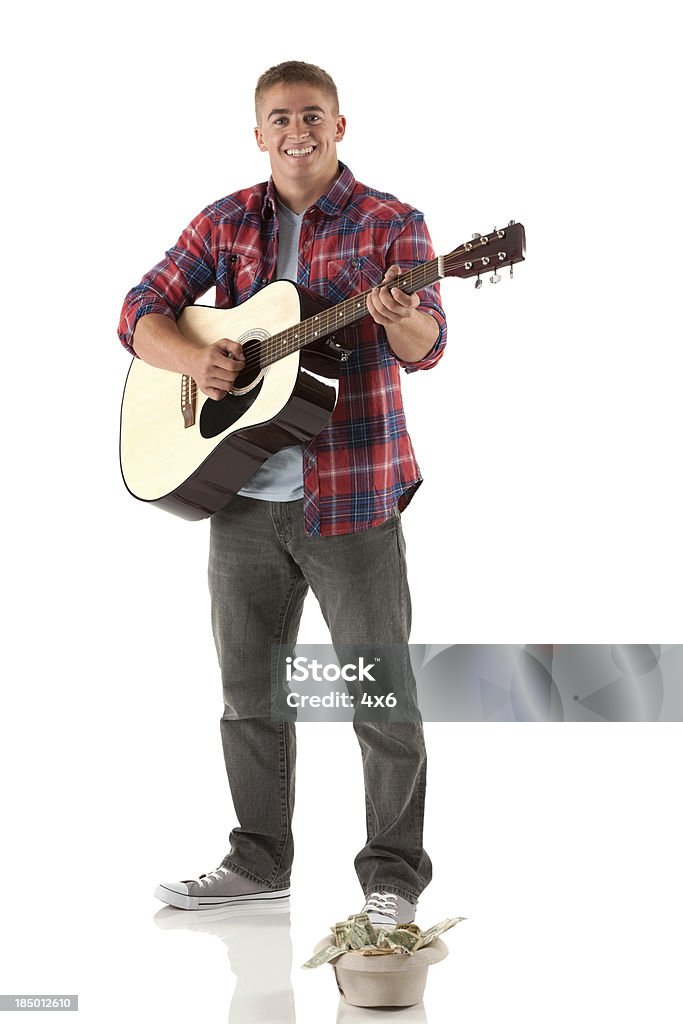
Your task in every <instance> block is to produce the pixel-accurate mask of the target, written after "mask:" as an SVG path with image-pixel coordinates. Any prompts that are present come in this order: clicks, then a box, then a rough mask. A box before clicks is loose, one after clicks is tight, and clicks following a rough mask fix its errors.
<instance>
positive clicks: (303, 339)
mask: <svg viewBox="0 0 683 1024" xmlns="http://www.w3.org/2000/svg"><path fill="white" fill-rule="evenodd" d="M470 252H471V251H468V252H467V255H468V256H469V255H470ZM456 254H458V250H454V251H453V252H452V253H449V255H448V256H445V257H444V265H445V266H446V267H447V268H448V271H453V270H459V269H461V268H464V267H465V266H466V264H467V263H468V262H470V261H469V259H467V260H465V261H464V262H462V263H453V262H452V257H453V256H455V255H456ZM434 264H437V265H438V259H434V260H428V261H427V262H426V263H423V264H420V266H418V267H414V268H413V270H412V271H408V274H410V275H413V278H416V277H419V276H420V273H425V271H426V269H427V268H428V267H430V265H431V266H433V265H434ZM504 266H507V264H506V263H501V264H497V263H494V264H493V265H492V266H490V267H484V268H483V269H482V271H481V272H482V273H486V272H487V271H488V270H494V269H496V268H499V269H500V268H502V267H504ZM408 274H406V275H403V274H400V275H398V277H395V278H393V279H392V280H391V281H386V282H382V284H381V285H380V287H382V288H391V287H393V286H394V285H395V283H396V282H397V281H398V280H400V278H401V277H403V276H408ZM427 276H428V275H425V281H424V282H422V283H418V282H417V281H416V280H413V281H411V284H412V285H413V286H414V290H415V291H420V290H421V289H422V288H425V287H427V280H426V277H427ZM434 280H439V278H438V277H437V278H436V279H434ZM434 280H433V281H432V282H430V283H434ZM373 290H374V289H372V288H369V289H368V290H367V291H365V292H359V293H358V294H357V295H352V296H349V298H348V299H344V300H343V301H342V302H341V303H339V305H342V306H343V305H345V304H346V303H348V302H351V301H352V300H353V301H354V302H355V303H356V305H358V302H359V300H361V301H362V300H363V299H366V298H367V296H368V295H370V293H371V292H372V291H373ZM334 308H335V307H332V309H334ZM330 312H331V310H323V311H322V312H321V313H319V314H318V316H319V317H321V318H322V322H321V323H320V324H319V327H326V329H325V330H324V331H323V337H327V336H328V335H330V334H332V333H333V332H334V329H335V328H334V326H333V324H331V323H330V322H329V313H330ZM349 312H351V310H349ZM345 313H346V311H344V314H341V320H342V323H341V324H340V328H342V329H343V328H344V327H348V326H350V324H351V323H355V322H357V321H358V320H360V319H363V318H364V317H365V316H366V315H369V314H368V312H367V309H366V310H365V313H363V314H362V315H361V316H358V317H355V318H354V320H352V321H350V322H346V320H345ZM326 321H327V323H326ZM314 323H315V321H314V320H313V318H311V317H309V318H308V319H307V320H303V321H301V323H299V324H296V325H295V326H294V327H290V328H288V329H287V330H285V331H283V332H280V334H279V335H274V336H273V337H271V338H268V339H266V340H265V341H259V340H258V339H254V341H252V342H251V343H249V342H245V344H246V345H249V346H250V348H251V347H252V346H253V351H252V352H249V351H248V352H247V355H246V358H245V366H244V370H241V371H240V372H241V373H244V372H245V370H247V369H262V368H264V367H266V366H269V365H271V364H272V363H273V362H276V361H277V360H278V359H280V358H284V356H285V355H291V354H292V353H293V352H296V351H298V350H299V349H300V348H303V347H304V346H305V345H307V344H310V342H312V341H314V340H315V338H316V337H317V334H318V333H319V332H315V331H313V324H314ZM335 324H336V321H335ZM297 328H298V331H297V330H296V329H297ZM293 331H296V333H295V334H292V333H291V332H293ZM295 340H296V342H297V344H296V345H294V346H292V347H291V348H289V346H290V345H291V344H292V342H293V341H295Z"/></svg>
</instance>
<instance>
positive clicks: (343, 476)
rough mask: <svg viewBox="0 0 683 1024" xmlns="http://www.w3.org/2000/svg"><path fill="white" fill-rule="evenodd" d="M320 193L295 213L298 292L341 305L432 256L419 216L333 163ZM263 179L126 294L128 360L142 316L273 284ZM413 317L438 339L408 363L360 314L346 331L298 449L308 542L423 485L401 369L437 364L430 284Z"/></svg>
mask: <svg viewBox="0 0 683 1024" xmlns="http://www.w3.org/2000/svg"><path fill="white" fill-rule="evenodd" d="M339 166H340V174H339V177H338V178H337V179H336V180H335V181H334V183H333V184H332V186H331V188H330V190H329V191H328V192H327V193H326V194H325V195H324V196H321V197H320V199H318V201H317V202H316V203H314V205H313V206H311V207H310V209H308V210H307V211H306V213H305V215H304V218H303V222H302V225H301V237H300V241H299V263H298V283H299V284H301V285H303V286H304V287H306V288H309V289H311V291H314V292H317V293H319V294H321V295H324V296H325V297H326V298H328V299H329V300H330V301H331V302H332V303H336V302H341V301H342V300H343V299H346V298H349V297H350V296H351V295H355V294H357V293H359V292H362V291H366V290H367V289H368V288H372V287H374V286H375V285H377V284H379V282H380V281H381V280H382V278H383V277H384V274H385V272H386V270H387V268H388V267H389V266H391V265H392V264H397V265H398V266H400V267H401V269H403V270H410V269H412V267H414V266H416V265H417V264H419V263H424V262H425V261H426V260H431V259H433V258H434V251H433V248H432V243H431V240H430V237H429V233H428V231H427V227H426V225H425V223H424V218H423V216H422V214H421V213H420V212H419V211H418V210H415V209H413V207H411V206H407V205H406V204H405V203H400V202H399V201H398V200H397V199H395V198H394V196H391V195H388V194H387V193H384V192H377V191H375V190H374V189H370V188H367V187H366V186H365V185H361V184H360V182H357V181H356V180H355V178H354V176H353V175H352V174H351V171H350V170H349V169H348V167H346V166H345V165H344V164H342V163H340V165H339ZM275 199H276V195H275V189H274V186H273V181H272V179H271V180H270V181H268V182H262V183H261V184H259V185H255V186H254V187H253V188H248V189H243V190H242V191H240V192H235V193H234V194H233V195H230V196H226V197H225V198H224V199H219V200H218V201H217V202H215V203H212V204H211V206H208V207H207V208H206V209H205V210H203V211H202V212H201V213H200V214H199V215H198V216H197V217H195V218H194V220H193V221H192V223H191V224H190V225H189V226H188V227H187V228H186V229H185V231H183V233H182V235H181V236H180V238H179V239H178V241H177V242H176V244H175V245H174V246H173V247H172V248H171V249H169V250H168V252H167V253H166V256H165V258H164V259H163V260H162V261H161V262H160V263H158V264H157V265H156V266H155V267H153V268H152V270H150V271H149V273H147V274H145V276H144V277H143V279H142V281H141V282H140V284H138V285H136V286H135V287H134V288H132V289H131V291H130V292H129V293H128V295H127V296H126V299H125V301H124V305H123V311H122V314H121V322H120V325H119V337H120V339H121V341H122V343H123V345H124V346H125V347H126V348H127V349H128V351H129V352H130V353H131V354H132V355H135V352H134V351H133V348H132V338H133V332H134V330H135V325H136V323H137V321H138V319H139V318H140V317H141V316H144V315H145V314H147V313H162V314H163V315H164V316H169V317H173V318H177V317H178V316H179V315H180V313H181V312H182V310H183V309H184V308H185V306H188V305H190V304H191V303H193V302H195V301H196V300H197V299H199V298H200V296H202V295H203V294H204V293H205V292H206V291H208V290H209V288H211V287H212V286H214V285H215V287H216V306H217V307H219V308H221V309H226V308H229V307H231V306H235V305H237V304H239V303H241V302H244V301H245V300H246V299H248V298H249V297H250V296H251V295H253V294H254V293H255V292H257V291H259V290H260V289H261V288H263V287H264V286H265V285H267V284H268V283H269V281H271V280H273V278H274V275H275V268H276V264H277V240H278V221H277V209H276V202H275ZM420 300H421V301H420V305H419V307H418V308H419V309H421V310H423V311H424V312H425V313H429V314H430V315H431V316H433V317H434V318H435V319H436V321H437V323H438V324H439V337H438V338H437V340H436V342H435V344H434V346H433V348H432V349H431V351H430V352H429V353H428V354H427V355H426V356H425V357H424V359H420V360H419V361H418V362H414V363H406V362H404V361H402V360H400V359H398V357H397V356H396V355H395V354H394V353H393V352H392V350H391V349H390V347H389V345H388V343H387V337H386V333H385V331H384V328H383V327H381V326H380V325H378V324H376V323H375V321H374V320H373V319H372V318H371V317H370V316H367V317H365V318H364V319H363V320H362V321H360V322H359V323H358V324H356V325H355V326H354V327H352V328H349V329H348V330H349V331H353V332H356V336H357V338H358V342H357V344H356V346H355V349H354V351H353V353H352V354H351V355H350V357H349V359H348V362H346V363H345V364H343V366H342V374H341V379H340V388H339V398H338V401H337V405H336V408H335V410H334V412H333V414H332V416H331V418H330V421H329V423H328V425H327V427H325V429H324V430H323V431H322V432H321V433H320V434H318V435H317V436H316V437H314V438H313V440H312V441H310V442H309V444H307V445H306V446H305V447H304V450H303V474H304V521H305V529H306V533H307V535H308V536H310V537H316V536H334V535H337V534H344V533H353V532H356V531H358V530H366V529H368V528H369V527H371V526H376V525H378V524H379V523H381V522H383V521H384V520H385V519H387V518H388V517H389V516H390V515H391V513H392V510H393V508H394V507H395V506H396V505H398V508H399V509H403V508H405V507H406V505H407V504H408V502H409V501H410V500H411V498H412V496H413V494H414V493H415V491H416V490H417V488H418V487H419V485H420V484H421V482H422V477H421V475H420V470H419V467H418V465H417V462H416V460H415V454H414V452H413V446H412V444H411V441H410V437H409V436H408V432H407V430H406V423H405V415H404V411H403V402H402V399H401V383H400V373H399V368H400V366H403V367H404V368H405V369H406V371H408V372H409V373H410V372H412V371H413V370H427V369H429V368H430V367H432V366H434V365H435V364H436V363H437V362H438V361H439V359H440V358H441V356H442V355H443V350H444V346H445V344H446V318H445V316H444V312H443V309H442V308H441V301H440V294H439V286H438V284H435V285H432V286H430V287H428V288H424V289H423V290H422V291H421V292H420Z"/></svg>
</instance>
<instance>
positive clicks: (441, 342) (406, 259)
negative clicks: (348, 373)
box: [385, 210, 447, 373]
mask: <svg viewBox="0 0 683 1024" xmlns="http://www.w3.org/2000/svg"><path fill="white" fill-rule="evenodd" d="M435 255H436V254H435V252H434V247H433V245H432V240H431V238H430V236H429V231H428V230H427V225H426V224H425V221H424V216H423V215H422V214H421V213H420V212H419V210H415V211H413V213H412V214H411V216H410V218H409V219H408V223H407V224H405V226H404V227H403V229H402V230H401V232H400V234H399V235H398V236H397V237H396V238H395V239H394V240H393V242H392V243H391V245H390V246H389V249H388V250H387V254H386V265H387V267H390V266H392V265H394V264H395V265H397V266H399V267H400V268H401V270H412V269H413V267H416V266H418V265H419V264H420V263H426V262H427V261H428V260H433V259H434V258H435ZM418 295H419V299H420V304H419V306H418V307H417V308H418V310H420V311H421V312H422V313H428V314H429V315H430V316H433V317H434V319H435V320H436V322H437V324H438V325H439V334H438V337H437V339H436V341H435V342H434V344H433V346H432V348H431V349H430V350H429V352H428V353H427V354H426V355H425V356H423V358H422V359H417V360H415V361H414V362H407V361H406V360H404V359H399V357H398V356H397V355H396V353H395V352H394V351H393V350H392V349H391V346H389V351H390V352H391V354H392V355H393V357H394V359H395V360H396V362H397V363H398V364H399V365H400V366H402V367H403V368H404V370H405V371H406V373H414V372H415V371H416V370H431V368H432V367H433V366H436V364H437V363H438V362H439V360H440V359H441V357H442V356H443V353H444V348H445V347H446V338H447V331H446V315H445V313H444V311H443V307H442V305H441V289H440V288H439V284H438V282H436V283H435V284H432V285H429V286H428V287H427V288H422V289H420V291H419V293H418ZM385 337H386V335H385ZM388 344H389V343H388V342H387V345H388Z"/></svg>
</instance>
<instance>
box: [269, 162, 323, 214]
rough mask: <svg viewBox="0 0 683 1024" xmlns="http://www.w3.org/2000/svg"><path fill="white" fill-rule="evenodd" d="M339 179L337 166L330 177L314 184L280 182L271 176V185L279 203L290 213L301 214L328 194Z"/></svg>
mask: <svg viewBox="0 0 683 1024" xmlns="http://www.w3.org/2000/svg"><path fill="white" fill-rule="evenodd" d="M338 177H339V165H337V166H336V167H335V169H334V172H333V173H332V174H331V175H328V176H327V177H326V178H325V179H324V180H323V181H315V182H303V181H302V182H300V183H299V182H291V181H287V180H285V181H281V180H279V179H278V178H276V177H275V176H274V175H273V184H274V185H275V191H276V192H277V194H278V197H279V198H280V201H281V202H283V203H284V204H285V206H288V207H289V209H290V210H291V211H292V213H297V214H298V213H303V212H304V210H307V209H308V208H309V206H313V203H316V202H317V201H318V199H320V197H321V196H324V195H325V193H326V192H329V190H330V188H331V187H332V185H333V184H334V182H335V181H336V180H337V178H338Z"/></svg>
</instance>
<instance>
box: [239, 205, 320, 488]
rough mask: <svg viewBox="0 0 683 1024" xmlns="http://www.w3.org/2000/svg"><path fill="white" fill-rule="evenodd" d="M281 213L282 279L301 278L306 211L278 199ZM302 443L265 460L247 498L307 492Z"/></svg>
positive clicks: (279, 262) (279, 272)
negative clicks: (301, 249) (298, 276)
mask: <svg viewBox="0 0 683 1024" xmlns="http://www.w3.org/2000/svg"><path fill="white" fill-rule="evenodd" d="M277 217H278V222H279V225H280V230H279V238H278V249H277V269H276V271H275V277H276V279H277V280H278V281H281V280H282V279H283V278H286V279H287V280H288V281H296V279H297V263H298V258H299V236H300V234H301V222H302V220H303V218H304V215H303V213H292V211H291V210H290V209H289V207H287V206H284V204H283V203H281V202H280V201H279V200H278V204H277ZM302 452H303V449H302V447H301V445H299V444H297V445H294V447H293V448H283V449H282V451H279V452H276V453H275V455H271V457H270V458H269V459H268V460H267V461H266V462H264V463H263V465H262V466H261V468H260V469H257V470H256V472H255V473H254V475H253V476H252V477H250V479H249V480H247V482H246V484H245V485H244V487H243V488H242V489H241V491H239V492H238V493H239V494H242V495H244V496H245V497H247V498H261V499H262V500H263V501H295V500H297V499H298V498H303V496H304V473H303V463H302Z"/></svg>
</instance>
